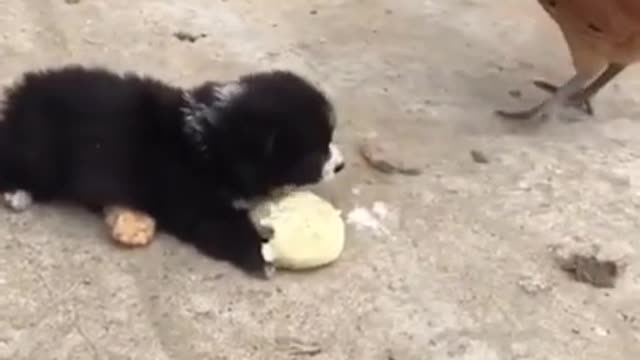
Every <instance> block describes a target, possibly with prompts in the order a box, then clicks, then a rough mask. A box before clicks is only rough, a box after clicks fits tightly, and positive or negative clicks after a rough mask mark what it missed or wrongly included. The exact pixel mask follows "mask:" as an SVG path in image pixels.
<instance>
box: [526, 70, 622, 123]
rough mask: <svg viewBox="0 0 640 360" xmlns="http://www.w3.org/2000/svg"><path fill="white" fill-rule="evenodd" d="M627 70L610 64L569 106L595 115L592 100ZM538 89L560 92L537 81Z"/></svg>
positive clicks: (541, 81)
mask: <svg viewBox="0 0 640 360" xmlns="http://www.w3.org/2000/svg"><path fill="white" fill-rule="evenodd" d="M625 68H626V66H625V65H621V64H609V66H608V67H607V69H606V70H605V71H604V72H603V73H602V74H600V76H598V77H597V78H596V79H595V80H594V81H593V82H592V83H591V84H589V86H587V87H586V88H585V89H584V90H583V91H581V92H579V93H577V94H574V95H573V96H571V97H570V98H569V100H568V101H567V104H566V105H568V106H572V107H575V108H577V109H578V110H580V111H582V112H584V113H586V114H587V115H590V116H592V115H593V113H594V112H593V106H592V105H591V99H592V98H593V97H594V96H595V95H596V94H597V93H598V92H599V91H600V89H602V88H603V87H604V86H605V85H607V84H608V83H609V82H610V81H611V80H612V79H613V78H615V77H616V76H617V75H618V74H620V73H621V72H622V71H623V70H624V69H625ZM533 83H534V84H535V85H536V86H537V87H539V88H540V89H542V90H545V91H547V92H550V93H555V92H557V91H558V87H557V86H555V85H553V84H550V83H548V82H546V81H543V80H536V81H534V82H533Z"/></svg>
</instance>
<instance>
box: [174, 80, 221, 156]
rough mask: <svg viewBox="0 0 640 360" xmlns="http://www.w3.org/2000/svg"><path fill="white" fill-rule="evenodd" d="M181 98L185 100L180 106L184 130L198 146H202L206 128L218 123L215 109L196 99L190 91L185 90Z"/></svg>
mask: <svg viewBox="0 0 640 360" xmlns="http://www.w3.org/2000/svg"><path fill="white" fill-rule="evenodd" d="M183 99H184V102H185V104H184V107H183V108H182V113H183V127H184V131H185V132H186V133H187V135H188V136H189V137H190V138H191V140H192V141H194V142H195V143H196V145H197V146H198V147H204V146H205V145H204V136H205V133H206V131H207V129H208V128H211V127H212V126H215V125H216V124H217V123H218V119H217V114H216V112H215V109H214V108H212V107H211V106H208V105H207V104H205V103H202V102H200V101H198V100H196V98H195V97H194V96H193V95H192V94H191V93H190V92H185V93H184V94H183Z"/></svg>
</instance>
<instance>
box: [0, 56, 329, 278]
mask: <svg viewBox="0 0 640 360" xmlns="http://www.w3.org/2000/svg"><path fill="white" fill-rule="evenodd" d="M237 84H238V86H237V88H239V89H241V90H240V91H239V92H238V93H233V91H232V94H231V95H229V96H228V99H225V98H224V95H225V94H224V91H222V92H220V91H218V92H216V91H214V90H216V89H218V90H220V89H223V90H225V89H226V90H229V89H231V90H233V89H234V87H233V86H230V87H227V88H224V87H223V86H224V84H220V83H214V82H206V83H203V84H201V85H199V86H197V87H194V88H191V89H186V90H183V89H181V88H178V87H174V86H170V85H167V84H165V83H163V82H160V81H158V80H154V79H151V78H148V77H142V76H138V75H135V74H124V75H117V74H114V73H112V72H110V71H108V70H105V69H100V68H84V67H81V66H67V67H62V68H57V69H49V70H44V71H39V72H30V73H26V74H25V75H24V76H23V78H22V79H21V81H19V82H18V83H16V84H15V85H13V86H12V87H10V88H9V89H8V90H7V92H6V98H5V103H4V108H3V109H2V112H1V113H0V119H1V122H0V192H9V191H14V190H26V191H28V192H29V193H31V195H32V196H33V198H34V200H35V201H39V202H48V201H68V202H72V203H76V204H80V205H84V206H86V207H88V208H91V209H102V208H103V207H105V206H111V205H120V206H127V207H130V208H134V209H138V210H141V211H144V212H146V213H148V214H150V215H151V216H153V217H154V218H155V219H156V221H157V223H158V226H159V228H160V229H161V230H165V231H167V232H169V233H171V234H173V235H175V236H176V237H177V238H179V239H181V240H183V241H186V242H189V243H191V244H193V245H195V246H196V247H197V248H198V249H200V250H201V251H203V252H205V253H206V254H208V255H210V256H213V257H215V258H218V259H224V260H227V261H230V262H232V263H233V264H235V265H237V266H239V267H240V268H242V269H244V270H246V271H248V272H250V273H252V274H262V273H263V272H264V269H265V266H267V265H268V264H265V261H264V259H263V257H262V255H261V252H260V251H261V245H262V242H263V241H266V240H267V239H265V238H263V236H261V235H260V234H259V232H258V231H257V229H256V227H255V226H254V225H253V224H252V223H251V221H250V219H249V217H248V214H247V210H246V209H242V208H238V207H237V206H234V202H235V201H238V200H243V199H253V198H256V197H262V196H266V195H268V194H269V193H271V192H273V191H274V190H277V189H279V188H281V187H282V186H288V185H306V184H312V183H315V182H318V181H319V180H320V178H321V172H322V166H323V164H324V163H325V161H326V159H327V158H328V156H329V144H330V142H331V140H332V136H333V130H334V129H333V128H334V123H333V121H334V120H333V109H332V106H331V104H330V103H329V101H328V100H327V98H326V97H325V96H324V95H323V94H322V93H321V92H320V91H319V90H317V89H316V88H314V87H313V86H312V85H311V84H309V83H308V82H306V81H305V80H303V79H301V78H300V77H298V76H297V75H294V74H292V73H290V72H284V71H274V72H265V73H257V74H252V75H247V76H244V77H241V78H240V79H239V80H238V81H237Z"/></svg>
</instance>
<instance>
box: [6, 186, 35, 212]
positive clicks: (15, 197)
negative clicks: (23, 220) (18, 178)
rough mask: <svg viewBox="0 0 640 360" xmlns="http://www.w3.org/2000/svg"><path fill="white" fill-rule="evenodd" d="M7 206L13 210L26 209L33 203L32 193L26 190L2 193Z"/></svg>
mask: <svg viewBox="0 0 640 360" xmlns="http://www.w3.org/2000/svg"><path fill="white" fill-rule="evenodd" d="M2 197H3V200H4V202H5V204H6V205H7V207H8V208H9V209H11V210H13V211H24V210H26V209H27V208H28V207H29V206H31V204H32V203H33V199H32V198H31V194H29V193H28V192H27V191H24V190H16V191H12V192H6V193H4V194H2Z"/></svg>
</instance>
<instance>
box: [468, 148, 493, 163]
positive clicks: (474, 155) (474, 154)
mask: <svg viewBox="0 0 640 360" xmlns="http://www.w3.org/2000/svg"><path fill="white" fill-rule="evenodd" d="M470 154H471V159H472V160H473V161H474V162H476V163H478V164H488V163H489V158H488V157H487V155H485V154H484V153H483V152H481V151H480V150H471V152H470Z"/></svg>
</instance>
